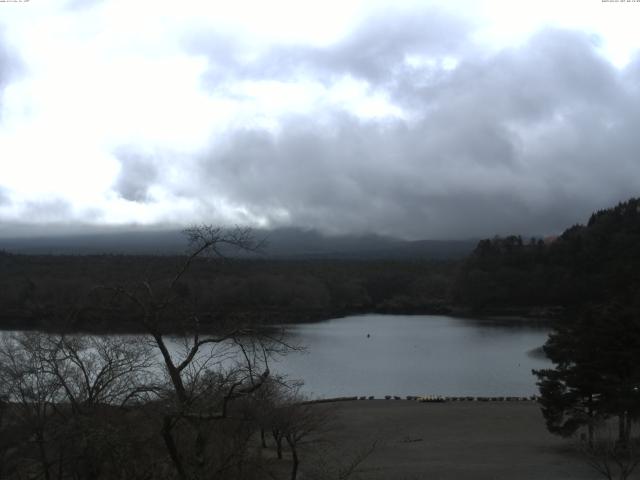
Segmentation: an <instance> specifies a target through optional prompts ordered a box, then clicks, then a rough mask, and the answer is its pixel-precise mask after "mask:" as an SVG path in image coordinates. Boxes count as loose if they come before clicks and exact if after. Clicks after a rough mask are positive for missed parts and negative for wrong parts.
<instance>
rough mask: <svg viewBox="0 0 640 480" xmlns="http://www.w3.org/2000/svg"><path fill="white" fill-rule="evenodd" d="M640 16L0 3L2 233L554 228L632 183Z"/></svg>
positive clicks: (539, 0)
mask: <svg viewBox="0 0 640 480" xmlns="http://www.w3.org/2000/svg"><path fill="white" fill-rule="evenodd" d="M638 25H640V2H635V1H634V2H604V1H602V0H575V1H572V0H553V1H545V0H535V1H534V0H528V1H524V0H518V1H515V0H487V1H484V2H483V1H472V0H469V1H466V0H461V1H455V0H453V1H452V0H447V1H420V2H400V1H398V0H389V1H371V0H369V1H362V0H360V1H358V0H353V1H351V0H349V1H347V0H339V1H327V0H324V1H322V2H320V1H314V2H305V1H302V0H270V1H268V2H265V1H260V0H255V1H251V0H234V1H224V2H222V1H220V2H218V1H207V2H190V1H185V0H179V1H178V0H173V1H163V0H154V1H148V2H147V1H144V0H136V1H130V0H104V1H100V0H85V1H80V0H67V1H57V0H30V1H28V2H20V3H18V2H1V3H0V167H1V168H0V235H10V234H11V233H12V232H16V231H18V230H16V229H17V228H19V227H21V226H22V227H24V224H33V225H36V226H40V227H42V226H43V225H47V226H48V228H52V229H56V228H58V229H59V228H62V227H64V228H69V229H74V230H77V229H79V228H80V229H82V228H88V226H102V225H120V226H121V225H128V224H137V225H173V224H181V225H184V224H188V223H194V222H206V223H215V224H249V225H253V226H261V227H278V226H300V227H304V228H316V229H319V230H321V231H324V232H327V233H362V232H375V233H380V234H390V235H396V236H402V237H405V238H433V239H438V238H469V237H482V236H490V235H493V234H507V233H521V234H524V235H529V234H539V235H547V234H553V233H557V232H560V231H562V230H563V229H564V228H566V227H568V226H570V225H572V224H574V223H577V222H584V221H586V219H587V217H588V215H589V213H590V212H591V211H593V210H595V209H599V208H603V207H607V206H612V205H614V204H615V203H617V202H618V201H620V200H624V199H627V198H628V197H631V196H638V195H640V53H639V48H640V33H638V32H639V30H638V28H637V26H638ZM19 231H24V230H23V229H20V230H19Z"/></svg>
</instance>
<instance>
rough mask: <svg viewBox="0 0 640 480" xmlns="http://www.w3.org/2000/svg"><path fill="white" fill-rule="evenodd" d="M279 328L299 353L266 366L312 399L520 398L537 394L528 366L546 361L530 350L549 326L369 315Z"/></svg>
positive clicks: (546, 363)
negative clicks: (293, 381)
mask: <svg viewBox="0 0 640 480" xmlns="http://www.w3.org/2000/svg"><path fill="white" fill-rule="evenodd" d="M286 330H287V332H288V334H289V336H290V339H289V340H290V341H291V342H293V343H296V344H298V345H304V346H306V347H307V350H306V352H303V353H294V354H290V355H288V356H287V357H285V358H283V359H281V360H280V361H278V362H277V363H276V364H275V365H274V370H276V371H277V372H278V373H285V374H287V375H289V376H290V378H299V379H303V380H304V382H305V385H304V387H303V392H304V393H306V394H308V395H310V396H312V397H333V396H352V395H358V396H360V395H367V396H369V395H375V396H376V397H380V396H384V395H400V396H405V395H423V394H424V395H449V396H462V395H470V396H471V395H472V396H526V395H533V394H535V393H537V388H536V386H535V377H534V376H533V375H532V374H531V370H532V369H538V368H545V367H548V366H549V365H550V362H549V361H548V360H546V359H545V358H540V356H539V355H533V354H532V353H531V351H532V350H533V349H536V348H537V347H540V346H541V345H543V344H544V342H545V341H546V338H547V334H548V332H549V327H548V326H545V325H541V324H535V323H533V324H532V323H527V322H524V321H509V322H494V321H489V320H474V319H465V318H455V317H447V316H434V315H373V314H372V315H357V316H350V317H345V318H337V319H333V320H327V321H323V322H318V323H309V324H301V325H287V326H286ZM367 334H368V335H369V337H367Z"/></svg>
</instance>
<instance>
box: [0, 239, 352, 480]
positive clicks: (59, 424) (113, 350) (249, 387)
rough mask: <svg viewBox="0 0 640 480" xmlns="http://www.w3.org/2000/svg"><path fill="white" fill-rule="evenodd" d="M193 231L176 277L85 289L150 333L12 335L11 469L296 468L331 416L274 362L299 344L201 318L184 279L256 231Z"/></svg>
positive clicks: (6, 405) (105, 473)
mask: <svg viewBox="0 0 640 480" xmlns="http://www.w3.org/2000/svg"><path fill="white" fill-rule="evenodd" d="M187 234H188V238H189V241H190V245H191V251H190V253H189V254H188V255H187V256H186V257H184V258H183V259H182V260H183V261H182V263H181V265H180V266H179V268H177V269H176V270H174V272H173V274H172V275H171V276H168V277H166V278H162V279H157V278H156V279H145V280H141V281H138V280H134V281H131V280H129V281H126V280H121V281H119V282H111V283H105V284H98V285H95V286H94V287H93V288H92V289H91V291H89V292H88V293H87V294H88V295H89V298H90V299H91V301H92V302H93V304H94V305H95V308H97V309H102V310H104V311H108V312H110V314H112V315H117V314H118V313H119V312H127V314H128V315H130V316H131V317H133V318H134V319H135V321H136V322H138V323H139V325H140V327H141V329H142V330H143V331H144V332H145V335H144V336H142V335H138V336H124V337H122V336H121V337H117V336H87V335H80V334H77V333H64V332H63V333H60V332H58V333H45V332H39V331H32V332H28V331H27V332H21V333H15V334H11V333H5V334H3V336H2V342H1V344H0V438H1V440H0V478H7V479H16V480H17V479H40V478H42V479H46V480H53V479H55V480H63V479H64V480H66V479H73V480H80V479H109V480H110V479H138V480H142V479H155V478H160V479H179V480H200V479H204V478H208V479H209V478H219V479H255V478H265V476H268V477H270V478H289V479H291V480H295V479H296V478H297V475H298V471H299V466H300V464H301V459H302V456H301V452H300V447H301V444H302V443H303V442H304V441H306V440H308V439H310V438H311V439H314V438H317V437H318V436H319V434H320V432H321V430H322V428H323V427H324V425H325V423H326V415H327V413H326V412H325V411H324V410H323V409H322V408H321V407H320V406H315V405H309V404H308V403H305V402H304V401H303V400H304V398H303V397H302V396H301V395H300V394H299V393H298V387H299V385H298V384H296V383H295V382H292V381H289V380H287V379H284V378H281V377H278V376H277V375H275V374H274V373H273V372H272V371H271V369H270V364H271V361H272V360H273V359H274V358H275V357H277V356H279V355H284V354H287V353H288V352H290V351H292V350H295V349H297V348H298V347H296V346H295V345H290V344H289V343H287V341H286V339H285V338H283V337H282V336H281V335H279V334H278V332H277V331H275V330H274V329H268V330H265V329H256V328H254V326H252V325H250V324H249V323H240V322H238V321H234V322H232V323H217V324H216V325H215V329H213V330H209V331H208V332H205V331H202V330H201V329H200V320H199V315H200V312H201V311H202V307H201V306H200V305H199V304H198V299H197V298H195V297H194V296H193V295H189V292H188V291H186V290H185V289H184V287H183V282H184V281H185V279H186V278H187V277H188V276H189V274H190V273H191V270H192V267H193V265H194V264H195V263H196V262H197V261H198V259H201V258H202V257H203V256H205V255H207V254H214V255H215V254H216V253H217V248H218V247H220V246H221V245H224V244H228V243H230V244H233V245H236V246H238V247H240V248H244V249H247V250H250V249H252V248H253V245H254V244H253V240H252V238H251V235H250V232H248V231H245V230H234V231H227V230H223V229H218V228H213V227H208V226H202V227H198V228H193V229H190V230H188V231H187ZM79 303H82V302H74V303H70V304H68V308H67V310H66V311H65V312H61V311H56V313H57V314H60V315H62V316H63V317H64V318H58V319H57V322H58V323H59V324H61V325H63V324H66V325H69V326H73V324H74V322H75V319H76V316H77V315H78V314H79V313H80V311H81V310H80V309H79V308H78V304H79ZM166 318H170V319H171V320H172V321H174V322H175V321H176V319H179V323H178V324H176V325H177V326H178V328H179V330H180V334H179V335H178V336H176V331H175V330H174V331H173V332H172V334H171V335H168V334H167V333H166V331H165V330H164V325H165V323H166ZM172 342H173V343H172ZM176 342H178V345H176V344H175V343H176ZM269 439H271V440H269ZM285 448H286V451H287V454H288V457H289V460H288V461H287V462H284V463H283V462H282V459H283V456H284V455H283V452H284V451H285ZM269 449H271V450H273V451H275V452H276V458H275V459H272V458H271V457H270V456H269V455H268V454H267V453H265V452H268V451H271V450H269ZM343 473H344V472H342V471H341V470H339V469H338V470H335V471H333V470H332V471H326V472H325V475H324V476H319V477H318V478H346V476H345V475H343Z"/></svg>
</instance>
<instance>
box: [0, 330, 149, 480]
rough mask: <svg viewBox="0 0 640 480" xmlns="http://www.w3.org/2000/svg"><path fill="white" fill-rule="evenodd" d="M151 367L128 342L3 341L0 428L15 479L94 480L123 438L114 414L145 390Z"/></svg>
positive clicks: (38, 337) (47, 337)
mask: <svg viewBox="0 0 640 480" xmlns="http://www.w3.org/2000/svg"><path fill="white" fill-rule="evenodd" d="M150 365H151V357H150V355H149V352H148V351H147V349H145V348H143V347H141V346H140V345H137V344H134V343H133V342H131V341H128V340H127V339H122V338H114V337H84V336H65V335H59V334H55V335H54V334H46V333H40V332H28V333H21V334H6V335H4V336H3V338H2V343H1V345H0V388H1V389H2V393H1V395H0V396H3V397H4V398H6V402H7V404H8V407H7V410H9V413H8V415H7V416H8V417H9V418H8V422H7V423H8V424H9V425H6V426H5V428H4V429H3V430H4V433H5V434H6V433H9V432H11V434H12V435H11V437H12V438H13V442H12V445H11V447H12V451H13V453H14V455H13V459H12V463H13V464H14V467H15V468H14V473H15V474H16V475H18V476H20V475H21V473H20V472H32V473H31V474H33V472H34V471H37V472H39V473H38V475H40V476H42V477H43V478H45V479H51V478H58V479H61V478H66V476H70V477H73V478H87V477H91V478H98V476H99V475H98V473H99V471H100V470H101V469H102V468H103V466H104V465H105V462H106V460H107V457H108V456H109V455H110V449H109V445H110V444H114V443H118V442H120V441H121V440H122V438H121V437H120V435H115V432H116V431H117V430H118V425H119V423H121V418H122V415H121V414H120V412H119V410H120V409H121V408H122V406H123V405H124V404H126V403H127V402H130V401H132V399H134V398H136V397H137V396H138V395H139V394H140V392H141V391H142V389H143V387H145V384H144V383H143V382H144V381H145V379H146V378H147V377H148V375H149V371H148V369H149V367H150ZM116 437H117V438H116ZM34 453H35V454H36V458H32V457H33V454H34ZM36 459H37V461H36ZM6 463H9V462H8V461H7V462H6ZM36 463H37V464H39V467H37V468H36ZM6 474H7V476H8V474H9V472H6Z"/></svg>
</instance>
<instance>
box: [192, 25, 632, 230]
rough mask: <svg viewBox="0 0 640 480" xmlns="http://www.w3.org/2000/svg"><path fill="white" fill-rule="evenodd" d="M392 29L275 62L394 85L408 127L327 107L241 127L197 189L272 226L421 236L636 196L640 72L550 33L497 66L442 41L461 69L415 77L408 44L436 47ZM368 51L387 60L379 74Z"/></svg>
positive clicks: (523, 221)
mask: <svg viewBox="0 0 640 480" xmlns="http://www.w3.org/2000/svg"><path fill="white" fill-rule="evenodd" d="M391 24H392V25H391V26H389V25H385V23H384V22H380V23H379V24H377V26H376V28H371V27H370V28H369V29H368V30H367V32H366V36H365V35H364V34H363V33H361V32H359V33H358V34H357V35H356V36H355V38H348V39H346V40H345V41H344V42H343V43H342V44H341V46H337V47H332V49H331V51H330V52H325V54H320V53H318V54H317V55H315V56H313V55H311V56H308V55H307V56H304V58H305V61H304V62H282V61H281V56H280V55H278V54H275V56H276V59H278V61H276V62H275V65H279V64H283V63H284V64H285V65H290V66H291V67H290V68H294V67H295V66H299V65H303V67H304V69H305V70H306V71H310V72H312V75H318V76H321V77H327V78H329V77H331V76H339V75H343V74H344V73H345V72H348V74H350V75H352V76H354V77H359V78H362V79H363V80H366V82H367V83H368V85H369V88H371V89H382V90H384V91H385V92H386V93H387V94H388V95H389V98H390V99H391V101H392V102H393V103H395V104H397V105H401V106H402V108H403V109H404V110H405V111H406V112H408V119H382V120H379V119H378V120H363V119H359V118H357V117H354V116H353V115H350V114H349V113H347V112H344V111H331V112H327V111H324V112H322V114H321V115H318V118H313V117H309V116H305V117H296V118H288V119H286V120H284V121H283V123H282V124H281V126H280V129H279V130H278V132H277V133H273V132H269V131H267V130H264V129H262V130H261V129H249V130H244V131H238V132H235V133H233V134H232V135H230V136H229V137H228V138H227V139H226V141H225V142H222V144H217V145H216V147H215V148H212V150H211V151H210V152H209V153H208V154H207V155H205V156H204V158H203V159H202V161H201V164H200V166H201V169H202V175H201V176H198V178H199V185H200V188H201V189H205V188H209V187H211V186H213V188H214V190H216V191H218V192H223V193H224V195H225V196H226V197H227V198H228V199H229V200H230V201H231V202H233V203H235V204H240V205H244V206H246V208H247V209H249V210H250V211H251V212H254V213H255V214H257V215H259V216H262V217H264V218H266V219H269V220H270V221H271V222H272V223H276V224H277V223H280V222H283V223H292V224H296V225H303V226H312V227H318V228H322V229H325V230H328V231H336V232H345V231H353V230H356V231H376V232H379V233H385V234H398V235H401V236H406V237H413V238H416V237H429V238H443V237H470V236H484V235H491V234H494V233H511V232H513V233H522V234H547V233H552V232H558V231H561V230H562V229H563V228H565V227H567V226H569V225H571V224H573V223H575V222H577V221H584V220H585V219H586V216H587V215H588V214H589V213H590V212H591V211H592V210H594V209H598V208H602V207H604V206H608V205H611V204H614V203H615V202H617V201H619V200H621V199H624V198H626V197H629V196H634V195H638V194H639V193H640V162H639V161H638V156H637V152H638V151H640V137H639V136H638V135H637V134H636V133H635V131H636V130H637V125H638V119H639V118H640V92H639V90H638V88H637V85H638V84H639V82H640V76H639V75H638V72H639V71H640V61H638V60H636V61H635V62H633V63H632V64H630V65H629V66H628V67H627V68H625V69H624V70H622V71H620V70H618V69H616V68H614V67H613V66H612V65H611V64H610V63H608V62H607V61H606V60H605V59H603V58H602V57H601V56H600V55H599V54H598V53H597V45H596V44H595V43H594V40H593V39H592V38H591V37H590V36H588V35H586V34H583V33H579V32H571V31H561V30H551V29H547V30H543V31H541V32H539V33H538V34H537V35H535V36H534V37H533V38H531V39H530V41H529V42H527V43H526V44H525V45H522V46H520V47H517V48H510V49H504V50H501V51H498V52H494V53H492V54H489V55H486V56H477V55H472V54H467V53H465V49H464V48H460V49H455V48H452V46H451V44H450V43H448V42H447V41H446V39H445V40H444V41H441V43H442V45H443V46H442V47H441V46H439V45H437V44H436V45H435V47H434V49H433V50H432V51H435V52H438V53H441V54H447V53H450V54H451V55H454V56H456V58H455V61H456V65H455V68H451V67H447V66H445V65H444V64H443V63H442V62H438V61H435V62H432V63H425V64H424V65H418V66H415V67H411V66H410V65H407V63H406V61H405V60H406V53H407V45H408V44H411V45H423V44H425V45H428V44H429V43H430V42H435V43H437V42H436V40H437V39H438V38H440V37H439V36H437V35H436V36H435V37H434V38H432V37H431V31H430V30H429V29H428V28H425V29H424V30H422V29H420V24H419V22H416V24H414V25H413V27H414V30H411V29H410V28H411V27H412V25H411V24H404V25H405V30H404V31H403V34H402V35H400V36H397V37H396V36H394V35H385V32H388V31H390V30H392V26H393V21H391ZM423 31H424V32H425V34H424V35H423V36H421V32H423ZM455 36H456V37H457V38H458V37H460V38H464V35H460V33H459V32H456V34H455ZM407 39H410V42H409V41H408V40H407ZM393 41H397V42H398V43H397V45H394V44H393ZM376 42H377V43H376ZM353 45H360V46H361V47H360V49H358V48H354V47H353ZM365 45H368V47H369V51H380V52H382V55H381V56H380V57H379V58H380V59H381V60H382V61H381V62H380V64H377V63H376V62H375V59H376V58H378V57H376V56H375V55H371V56H369V54H368V51H367V50H366V49H364V46H365ZM377 46H379V48H376V47H377ZM454 46H455V45H454ZM341 47H342V48H343V50H341ZM363 49H364V51H363ZM449 49H451V50H449ZM359 51H360V52H361V53H362V55H360V56H359V55H358V52H359ZM419 51H420V49H419V48H418V49H416V50H415V52H419ZM426 51H427V52H431V51H430V50H429V49H426ZM341 52H342V54H341ZM460 54H462V56H458V55H460ZM327 58H343V59H344V62H329V61H327ZM436 58H437V57H436ZM314 59H315V60H316V62H315V63H314ZM269 60H270V57H266V58H262V59H260V60H259V64H260V65H269V64H270V61H269ZM349 60H351V61H349ZM383 64H384V65H386V66H387V68H386V69H385V68H382V65H383ZM329 65H334V67H333V70H332V69H331V67H329ZM197 191H198V190H196V192H197ZM194 194H195V192H194Z"/></svg>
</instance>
